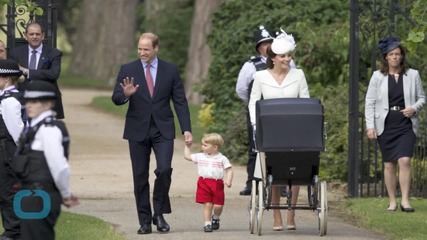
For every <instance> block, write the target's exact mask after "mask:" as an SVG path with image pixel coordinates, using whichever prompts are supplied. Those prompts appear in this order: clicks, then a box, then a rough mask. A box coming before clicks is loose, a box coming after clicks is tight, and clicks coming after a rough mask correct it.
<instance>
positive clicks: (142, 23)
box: [138, 0, 195, 80]
mask: <svg viewBox="0 0 427 240" xmlns="http://www.w3.org/2000/svg"><path fill="white" fill-rule="evenodd" d="M194 3H195V0H156V1H154V0H148V1H147V0H146V1H144V4H142V5H141V6H140V7H141V11H139V14H138V23H139V27H138V29H139V30H140V31H141V32H154V33H155V34H156V35H157V36H158V37H159V39H160V43H159V52H158V55H159V57H160V58H162V59H164V60H166V61H169V62H173V63H175V64H176V65H177V66H178V68H179V70H180V73H181V77H183V76H184V70H185V64H186V62H187V55H188V53H187V51H188V44H189V40H190V30H191V18H192V16H193V8H194ZM184 80H185V79H184Z"/></svg>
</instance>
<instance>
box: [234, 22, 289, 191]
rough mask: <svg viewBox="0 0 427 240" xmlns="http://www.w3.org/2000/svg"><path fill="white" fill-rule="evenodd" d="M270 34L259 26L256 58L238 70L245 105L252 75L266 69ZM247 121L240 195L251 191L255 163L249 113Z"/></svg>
mask: <svg viewBox="0 0 427 240" xmlns="http://www.w3.org/2000/svg"><path fill="white" fill-rule="evenodd" d="M273 39H274V37H273V35H272V33H271V32H270V31H269V30H267V29H266V28H264V26H259V29H258V30H257V31H256V32H255V34H254V41H255V49H256V51H257V52H258V54H259V55H258V56H252V57H251V58H250V59H249V61H247V62H246V63H245V64H243V66H242V68H241V69H240V72H239V76H238V78H237V83H236V93H237V95H238V96H239V97H240V98H241V99H242V100H243V101H245V102H246V103H247V102H249V96H250V92H251V89H252V84H253V80H254V78H253V75H254V74H255V73H256V72H257V71H261V70H265V69H267V65H266V61H267V48H268V47H269V46H270V45H271V43H272V42H273ZM291 67H293V68H295V63H294V62H293V61H292V62H291ZM246 120H247V131H248V142H249V152H248V163H247V165H246V171H247V173H248V178H247V181H246V186H245V188H243V190H241V191H240V195H250V194H251V189H252V180H253V176H254V170H255V162H256V154H257V153H256V152H255V151H254V149H255V144H254V139H253V130H252V124H251V121H250V117H249V111H248V112H247V114H246Z"/></svg>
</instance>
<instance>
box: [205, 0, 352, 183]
mask: <svg viewBox="0 0 427 240" xmlns="http://www.w3.org/2000/svg"><path fill="white" fill-rule="evenodd" d="M348 6H349V3H348V2H346V1H341V0H330V1H310V0H300V1H291V0H286V1H283V0H271V1H246V0H234V1H223V2H222V4H221V6H220V10H219V11H217V12H216V13H215V14H214V17H213V27H212V32H211V34H210V36H209V38H208V44H209V47H210V49H211V51H212V62H211V65H210V68H209V73H208V77H207V79H206V81H205V82H204V83H203V87H202V93H203V94H204V96H205V97H206V99H205V102H206V103H207V104H208V105H207V106H208V107H210V108H211V109H212V110H211V112H210V113H211V115H212V117H211V118H210V119H213V122H212V124H210V125H209V129H208V131H212V132H218V133H221V134H222V135H223V137H224V141H226V142H227V144H226V145H225V146H224V149H223V151H224V153H225V154H226V155H227V156H229V157H230V159H233V160H236V161H238V162H241V163H243V162H245V161H246V155H247V154H246V151H247V146H245V144H247V137H246V132H245V131H246V130H245V129H246V120H245V106H244V104H243V103H242V101H241V100H240V99H238V97H237V96H236V93H235V84H236V80H237V75H238V73H239V70H240V68H241V66H242V65H243V63H244V61H246V60H247V59H249V57H250V56H251V55H253V54H256V53H255V49H254V42H253V33H254V31H255V30H256V29H257V27H258V26H259V25H264V26H267V27H268V28H270V29H273V30H276V31H277V30H279V28H280V27H283V28H284V30H285V31H286V32H288V33H292V34H293V35H294V37H295V40H296V42H297V49H296V51H295V53H294V59H295V61H296V63H297V65H298V67H299V68H302V69H303V70H304V72H305V75H306V78H307V81H308V84H309V90H310V95H311V97H315V98H323V97H324V96H325V94H331V95H327V97H328V98H323V99H324V100H325V104H328V105H327V106H326V105H325V108H324V109H325V119H326V121H327V122H328V126H333V128H331V129H329V130H328V136H329V139H330V138H332V139H335V140H336V141H341V142H336V143H332V142H330V141H328V142H326V144H328V145H327V146H328V147H329V146H334V149H331V148H328V153H327V154H328V156H327V157H328V159H329V158H330V159H333V160H334V163H336V164H338V163H339V165H338V166H341V167H337V168H338V170H342V169H343V168H345V163H346V161H347V152H346V145H345V144H342V136H343V134H342V130H343V129H345V124H346V118H345V117H346V112H345V110H346V109H347V108H346V106H347V105H346V104H347V102H346V101H340V100H341V99H348V96H347V95H348V92H347V91H341V92H337V91H335V89H338V88H333V87H332V88H327V87H326V86H328V85H330V86H342V85H343V83H345V81H346V79H347V78H348V66H349V65H348V42H349V39H348V32H349V27H348V26H349V16H348V15H349V14H348ZM339 89H341V90H342V89H343V88H339ZM334 97H335V98H334ZM212 104H213V107H212ZM335 110H339V111H340V112H335ZM335 114H339V116H342V118H336V117H334V115H335ZM329 120H331V121H329ZM343 120H344V121H343ZM344 143H345V142H344ZM322 162H324V161H322ZM342 172H343V171H341V172H339V174H341V173H342ZM324 174H326V175H327V176H334V177H338V178H342V177H343V176H342V175H337V174H335V173H330V172H326V173H324Z"/></svg>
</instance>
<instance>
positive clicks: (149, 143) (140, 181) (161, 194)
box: [129, 121, 174, 225]
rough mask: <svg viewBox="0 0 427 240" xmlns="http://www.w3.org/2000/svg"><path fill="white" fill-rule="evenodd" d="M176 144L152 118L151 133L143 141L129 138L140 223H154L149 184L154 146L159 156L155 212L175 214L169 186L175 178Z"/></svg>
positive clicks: (155, 182)
mask: <svg viewBox="0 0 427 240" xmlns="http://www.w3.org/2000/svg"><path fill="white" fill-rule="evenodd" d="M173 146H174V140H173V139H166V138H164V137H163V136H162V134H161V133H160V131H159V129H158V128H157V126H156V125H155V123H154V121H151V125H150V130H149V133H148V136H147V137H146V138H145V139H144V140H143V141H132V140H129V151H130V158H131V162H132V172H133V185H134V194H135V201H136V209H137V211H138V220H139V223H140V225H143V224H151V221H152V211H151V204H150V184H149V167H150V154H151V149H153V151H154V154H155V157H156V169H155V170H154V174H155V175H156V180H155V181H154V189H153V211H154V214H164V213H171V205H170V200H169V189H170V185H171V177H172V155H173Z"/></svg>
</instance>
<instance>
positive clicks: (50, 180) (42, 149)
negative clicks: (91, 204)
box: [12, 81, 79, 240]
mask: <svg viewBox="0 0 427 240" xmlns="http://www.w3.org/2000/svg"><path fill="white" fill-rule="evenodd" d="M56 98H57V95H56V91H55V86H54V85H52V84H50V83H48V82H45V81H32V82H31V83H29V84H28V86H27V88H26V90H25V92H24V100H25V108H26V111H27V114H28V117H29V118H30V119H31V120H30V124H29V127H27V128H25V129H24V131H23V133H22V134H21V137H20V139H19V141H18V149H17V155H16V156H15V158H14V159H13V162H12V167H13V168H14V170H15V172H16V174H17V176H18V178H19V180H20V182H21V185H22V186H21V190H27V189H29V190H31V191H39V192H43V193H45V194H47V195H48V198H49V200H50V201H47V202H50V211H49V212H48V214H47V216H46V217H43V218H40V219H26V218H23V219H22V220H21V239H22V240H53V239H55V231H54V226H55V224H56V221H57V220H58V217H59V214H60V212H61V203H62V204H64V205H65V206H66V207H72V206H75V205H77V204H79V200H78V198H77V197H75V196H73V195H72V194H71V192H70V185H69V181H70V180H69V177H70V168H69V165H68V148H69V143H70V139H69V136H68V132H67V130H66V128H65V124H64V123H63V122H62V121H60V120H57V119H56V118H55V117H54V113H53V111H52V110H51V109H52V108H53V106H54V104H55V99H56ZM37 198H39V197H26V198H22V201H21V209H22V211H24V212H40V209H44V208H45V206H44V204H46V203H45V201H44V200H45V199H43V202H40V201H37Z"/></svg>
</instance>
